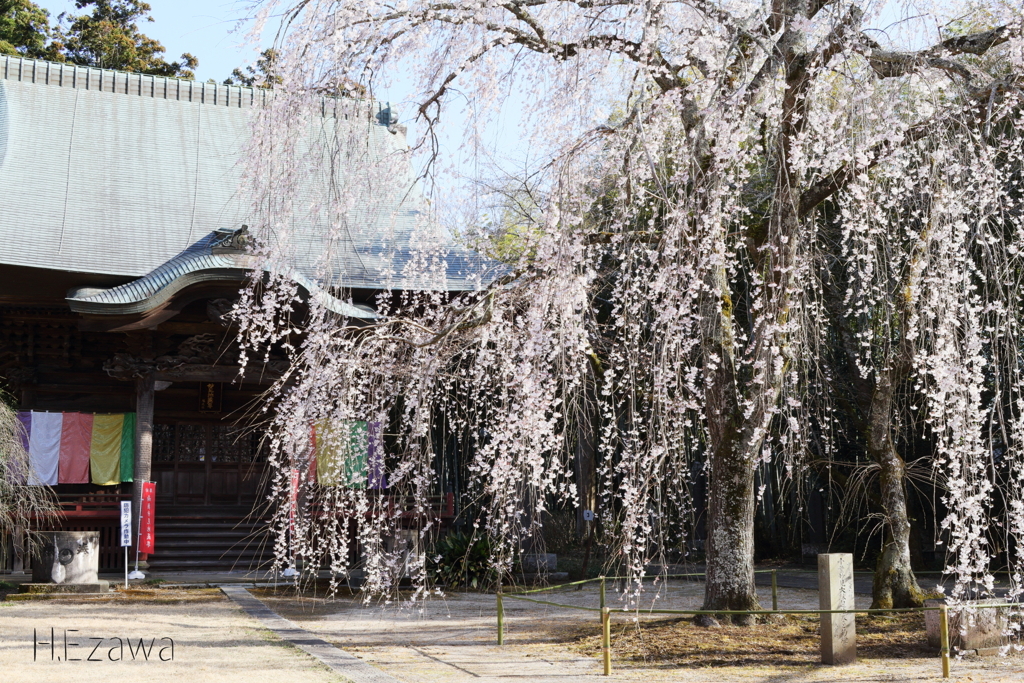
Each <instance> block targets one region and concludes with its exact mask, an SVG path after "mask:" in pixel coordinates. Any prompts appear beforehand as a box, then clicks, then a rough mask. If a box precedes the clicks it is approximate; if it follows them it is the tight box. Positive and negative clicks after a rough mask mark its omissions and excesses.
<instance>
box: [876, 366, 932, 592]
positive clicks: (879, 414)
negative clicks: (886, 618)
mask: <svg viewBox="0 0 1024 683" xmlns="http://www.w3.org/2000/svg"><path fill="white" fill-rule="evenodd" d="M891 372H892V371H889V372H879V373H878V379H877V381H876V383H875V391H874V394H873V395H872V398H871V408H870V411H869V413H868V434H867V441H868V454H869V455H870V456H871V458H872V460H874V461H875V462H876V463H878V466H879V478H878V483H879V487H880V489H881V494H882V496H881V502H882V511H883V513H884V515H885V523H884V530H883V534H884V537H883V546H882V553H881V555H879V556H878V563H877V564H876V566H875V576H874V581H873V584H872V589H871V594H872V601H871V607H872V609H885V608H890V607H921V606H922V605H923V604H924V595H923V593H922V591H921V588H920V586H918V585H917V579H916V578H915V577H914V572H913V570H912V569H911V566H910V517H909V515H907V493H906V464H905V463H904V462H903V458H901V457H900V456H899V454H898V453H897V452H896V447H895V445H894V444H893V441H892V424H891V423H892V410H893V405H892V404H893V394H894V392H895V386H894V382H893V379H892V377H891V374H890V373H891Z"/></svg>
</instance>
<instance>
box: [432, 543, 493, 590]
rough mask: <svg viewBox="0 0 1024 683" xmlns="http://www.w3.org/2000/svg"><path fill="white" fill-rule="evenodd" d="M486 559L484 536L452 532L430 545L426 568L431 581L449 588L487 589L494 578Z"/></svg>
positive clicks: (488, 556) (488, 554)
mask: <svg viewBox="0 0 1024 683" xmlns="http://www.w3.org/2000/svg"><path fill="white" fill-rule="evenodd" d="M490 559H491V543H490V541H489V540H488V539H487V537H485V536H479V535H477V534H476V533H473V534H467V533H465V532H462V531H453V532H450V533H448V534H447V535H446V536H444V537H443V538H441V539H439V540H438V541H437V542H436V543H435V544H434V548H433V551H432V552H431V553H430V568H431V570H432V572H433V576H434V580H435V581H436V582H438V583H440V584H443V585H445V586H447V587H449V588H456V587H469V588H481V589H483V588H490V587H492V586H493V585H495V583H496V582H497V579H498V574H497V572H496V571H495V570H494V568H493V567H492V566H491V565H490Z"/></svg>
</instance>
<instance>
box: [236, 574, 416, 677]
mask: <svg viewBox="0 0 1024 683" xmlns="http://www.w3.org/2000/svg"><path fill="white" fill-rule="evenodd" d="M220 588H221V590H222V591H224V594H225V595H227V596H228V597H229V598H231V600H233V601H234V602H235V604H237V605H238V606H239V607H241V608H242V609H243V610H245V612H246V614H248V615H249V616H251V617H253V618H255V619H258V620H259V622H260V623H261V624H263V625H264V626H265V627H266V628H268V629H270V630H271V631H273V632H274V634H275V635H277V636H278V637H280V638H281V639H282V640H284V641H286V642H288V643H291V644H292V645H294V646H295V647H297V648H299V649H300V650H302V651H303V652H305V653H307V654H309V655H312V656H313V657H316V658H317V659H319V660H320V661H321V662H323V663H324V664H326V665H327V666H328V667H330V668H331V669H332V670H334V671H336V672H338V673H340V674H341V675H343V676H345V677H346V678H348V679H349V680H351V681H352V683H401V682H400V681H398V680H397V679H396V678H395V677H394V676H389V675H388V674H386V673H384V672H383V671H381V670H380V669H376V668H374V667H373V666H370V665H369V664H367V663H366V662H364V661H363V660H361V659H359V658H358V657H354V656H353V655H350V654H348V653H347V652H344V651H342V650H339V649H338V648H336V647H334V646H333V645H331V644H330V643H328V642H327V641H326V640H323V639H322V638H318V637H316V636H315V635H313V634H312V633H310V632H309V631H306V630H304V629H302V628H299V627H298V626H296V625H295V624H294V623H292V622H290V621H288V620H287V619H285V618H283V617H281V616H279V615H277V614H276V613H274V611H273V610H271V609H269V608H267V606H266V605H264V604H263V603H262V602H260V601H259V600H257V599H256V598H254V597H253V596H252V594H251V593H249V591H247V590H246V589H245V588H243V587H242V586H238V585H226V586H221V587H220Z"/></svg>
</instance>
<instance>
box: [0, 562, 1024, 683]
mask: <svg viewBox="0 0 1024 683" xmlns="http://www.w3.org/2000/svg"><path fill="white" fill-rule="evenodd" d="M253 593H254V594H255V595H256V596H257V597H259V598H260V599H262V600H263V601H264V602H265V603H266V604H267V605H268V606H269V607H271V608H272V609H274V610H275V611H277V612H278V613H279V614H281V616H284V617H286V618H289V619H292V620H293V621H295V622H297V623H298V625H300V626H301V627H303V628H305V629H307V630H309V631H311V632H313V633H315V634H317V635H319V636H320V637H322V638H324V639H325V640H328V641H330V642H332V643H333V644H335V645H337V646H338V647H342V648H344V649H346V650H347V651H349V652H352V653H353V654H356V655H357V656H359V657H361V658H362V659H364V660H365V661H367V662H369V663H371V664H373V665H375V666H377V667H379V668H381V669H383V670H384V671H386V672H388V673H390V674H391V675H393V676H395V677H396V678H398V679H399V680H401V681H405V682H407V683H428V682H430V683H433V682H442V681H443V682H445V683H470V682H472V683H519V682H523V683H568V682H570V681H593V682H594V683H597V681H614V682H623V683H624V682H626V681H644V682H645V683H660V682H662V681H686V682H687V683H690V682H692V683H727V682H728V683H732V682H733V681H743V682H747V681H749V682H757V683H762V682H763V683H768V682H771V683H776V682H778V683H805V682H806V683H818V682H826V681H828V682H831V681H844V682H845V681H849V682H857V683H876V682H877V683H883V682H889V681H908V682H913V683H918V682H922V683H923V682H924V681H940V680H941V678H940V677H939V673H940V664H939V659H938V658H937V657H927V658H902V659H891V660H883V659H872V660H865V661H862V662H860V663H858V664H855V665H852V666H846V667H826V666H822V665H819V664H792V663H791V664H787V665H784V666H781V665H778V664H774V663H773V662H771V661H765V662H764V663H757V664H754V665H750V664H747V665H743V666H714V667H710V666H709V667H704V666H701V665H696V664H694V665H687V666H676V665H671V666H670V665H649V664H644V663H643V662H629V661H623V659H622V658H619V659H617V660H615V661H614V669H613V676H612V677H611V678H604V677H603V676H600V673H601V668H600V661H599V660H598V659H597V658H596V657H594V656H592V655H590V654H588V653H586V652H583V651H582V650H581V648H580V647H579V645H578V644H577V639H578V638H579V637H580V636H581V635H586V634H592V633H593V632H594V631H595V625H596V623H597V615H596V614H595V613H593V612H582V611H577V610H569V609H565V608H560V607H550V606H544V605H536V604H531V603H526V602H522V601H517V600H512V599H507V600H506V601H505V605H506V614H507V622H506V623H507V638H506V643H507V644H506V645H505V647H502V648H498V647H496V645H495V601H494V596H492V595H484V594H479V593H450V594H448V595H446V596H444V597H443V598H437V597H435V598H432V599H431V600H429V601H428V602H427V603H425V604H423V605H421V606H417V607H413V608H410V607H408V606H396V605H395V604H379V603H378V604H372V605H365V604H363V603H362V602H361V601H359V600H358V599H357V598H352V597H339V598H336V599H335V600H333V601H324V600H322V599H310V598H296V597H288V596H283V595H278V596H274V595H271V594H269V593H268V592H267V591H261V590H259V589H257V590H254V591H253ZM539 597H546V598H549V599H552V601H555V602H564V603H567V604H576V605H585V606H596V605H597V602H598V595H597V589H596V586H590V587H588V588H587V589H585V590H583V591H579V592H577V591H559V592H557V593H553V594H546V595H542V596H539ZM617 597H618V596H617V595H616V594H615V593H614V591H613V590H612V589H611V588H610V589H609V604H611V605H617V604H621V603H619V602H617ZM701 598H702V585H701V584H700V583H696V582H694V583H686V584H674V585H672V586H671V587H670V588H669V589H668V590H663V591H661V593H660V596H659V599H658V600H657V603H656V604H657V606H658V607H663V608H678V609H695V608H697V607H699V605H700V602H701ZM779 598H780V607H782V608H787V607H789V608H794V609H806V608H814V607H815V606H816V605H817V593H816V591H812V590H803V589H790V588H781V589H780V591H779ZM867 600H868V599H867V597H866V596H858V598H857V605H858V606H866V604H867ZM761 601H762V604H770V603H771V597H770V593H769V592H768V589H767V588H765V589H763V590H762V594H761ZM648 604H649V603H648ZM647 618H648V617H640V619H641V620H646V619H647ZM650 618H656V619H664V618H665V617H663V616H657V617H650ZM629 619H630V617H629V616H627V615H625V614H619V615H616V617H615V620H616V623H618V624H619V625H620V628H621V626H622V625H623V624H626V623H628V620H629ZM50 628H54V629H56V635H57V646H56V648H55V650H54V657H61V658H62V659H61V660H60V661H57V660H56V659H54V660H51V658H50V650H49V646H46V645H37V647H36V653H35V654H36V661H33V647H32V640H33V637H32V631H33V629H36V631H37V638H36V639H37V640H49V629H50ZM63 629H78V631H77V632H73V633H70V634H69V635H70V636H71V639H72V641H71V642H74V639H76V638H77V640H78V641H79V642H82V643H83V645H89V642H90V641H89V640H88V639H89V638H90V637H103V638H105V639H106V640H105V641H104V643H103V645H104V647H103V648H102V649H100V650H99V653H100V658H101V659H103V660H104V661H101V662H86V661H81V662H67V661H64V660H63V657H64V654H63V640H62V637H63V635H62V633H63ZM113 636H121V637H131V638H133V639H135V640H137V639H138V638H139V637H144V638H145V639H146V642H147V643H148V642H149V640H150V639H152V638H155V639H157V643H156V645H155V646H154V649H153V650H152V651H151V653H150V658H149V660H148V661H146V660H144V659H143V658H142V656H141V655H139V656H137V658H136V659H135V660H134V661H132V660H131V655H130V653H128V652H126V653H125V654H126V659H127V660H128V661H121V662H112V661H109V660H108V659H106V656H107V654H108V653H109V649H110V647H111V646H112V645H113V644H114V643H115V641H113V640H111V638H112V637H113ZM162 637H170V638H173V639H174V641H175V652H174V660H173V661H170V662H162V661H159V649H160V647H161V646H162V645H165V643H161V642H160V641H159V639H160V638H162ZM93 642H94V641H93ZM85 649H86V648H82V649H81V650H80V652H81V653H82V654H81V655H78V656H81V657H82V658H83V659H85V658H86V657H87V656H88V654H90V653H88V652H85ZM116 652H117V651H116V650H115V654H116ZM69 654H70V656H71V657H74V656H76V652H75V650H74V648H73V647H72V648H69ZM166 654H167V653H166V651H165V655H166ZM0 666H2V668H0V681H2V682H3V683H8V682H10V683H21V682H22V681H25V682H30V681H31V682H33V683H34V682H36V681H47V680H63V679H73V680H75V682H76V683H79V682H82V683H93V682H94V681H95V682H96V683H110V681H111V679H112V678H116V679H121V678H122V677H129V676H130V677H133V678H140V679H143V680H146V681H156V682H163V681H174V682H175V683H203V682H206V681H211V682H214V681H216V682H218V683H220V682H234V681H239V682H243V681H244V683H264V682H267V683H269V682H271V681H273V682H274V683H290V682H292V681H302V682H303V683H305V682H309V683H319V682H320V681H324V682H325V683H327V682H335V683H337V682H339V681H342V680H343V679H342V678H341V677H340V676H338V675H337V674H334V673H332V672H330V671H328V670H327V669H326V668H325V667H323V666H322V665H321V664H319V663H318V662H316V661H314V660H313V659H311V658H310V657H308V656H307V655H305V654H303V653H301V652H299V651H297V650H295V649H294V648H292V647H290V646H287V645H284V644H283V643H281V642H280V641H279V640H277V638H276V637H274V636H272V635H271V634H270V633H269V632H268V631H266V630H265V629H263V628H261V627H260V626H259V625H258V623H257V622H255V621H254V620H252V619H250V618H249V617H248V616H246V615H245V614H244V613H242V612H241V611H240V610H239V609H238V608H236V607H235V606H234V605H232V604H231V603H230V602H229V601H227V600H226V599H225V598H224V597H223V596H222V595H220V594H219V592H218V591H217V590H216V589H206V590H168V589H156V590H152V591H150V592H148V593H146V592H143V591H139V592H137V593H136V594H135V595H134V596H133V597H131V598H127V597H124V596H117V597H113V598H106V599H90V598H78V597H76V598H61V599H59V600H46V601H41V600H34V601H20V602H11V601H8V602H3V603H0ZM951 680H953V681H960V682H963V683H966V682H967V681H970V682H971V683H1011V682H1013V683H1024V660H1022V659H1021V658H1018V657H1010V658H968V659H965V660H962V661H954V662H953V678H952V679H951Z"/></svg>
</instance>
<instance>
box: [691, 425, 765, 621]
mask: <svg viewBox="0 0 1024 683" xmlns="http://www.w3.org/2000/svg"><path fill="white" fill-rule="evenodd" d="M733 445H735V444H733V443H729V442H728V441H727V442H725V443H723V444H721V446H720V448H721V449H722V452H718V453H714V454H712V462H711V467H710V470H711V471H710V474H709V477H708V494H709V495H708V537H707V542H706V546H705V549H706V553H707V579H706V584H705V587H704V606H703V608H702V609H707V610H719V609H721V610H757V609H760V608H761V607H760V604H759V603H758V601H757V591H756V589H755V586H754V508H755V502H754V467H753V466H752V463H751V462H749V459H748V458H745V457H736V456H737V455H738V454H736V453H735V452H734V451H733V449H732V448H731V447H730V446H733ZM720 618H721V619H723V620H725V621H729V620H730V619H729V617H728V616H726V615H722V616H721V617H720ZM731 620H732V621H733V622H735V623H739V624H746V623H750V622H751V621H752V619H751V618H750V617H742V616H734V617H733V618H732V619H731Z"/></svg>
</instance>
